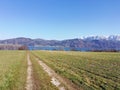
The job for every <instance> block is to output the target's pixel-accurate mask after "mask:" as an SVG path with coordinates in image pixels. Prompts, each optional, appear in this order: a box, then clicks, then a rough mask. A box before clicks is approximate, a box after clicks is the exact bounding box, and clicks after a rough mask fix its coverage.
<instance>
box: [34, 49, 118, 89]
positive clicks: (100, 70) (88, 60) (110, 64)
mask: <svg viewBox="0 0 120 90" xmlns="http://www.w3.org/2000/svg"><path fill="white" fill-rule="evenodd" d="M32 53H33V54H35V55H36V56H38V57H39V58H40V60H42V61H44V62H45V63H46V64H47V65H48V66H50V67H51V68H53V69H54V70H55V71H56V73H58V74H60V75H61V76H62V77H64V78H67V79H68V80H70V82H72V83H74V84H75V85H76V86H78V87H79V88H81V87H82V88H83V89H84V90H120V53H112V52H64V51H32Z"/></svg>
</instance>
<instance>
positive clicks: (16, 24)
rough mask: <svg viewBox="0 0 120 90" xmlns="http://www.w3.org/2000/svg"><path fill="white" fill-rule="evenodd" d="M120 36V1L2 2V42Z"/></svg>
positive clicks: (42, 0) (0, 33)
mask: <svg viewBox="0 0 120 90" xmlns="http://www.w3.org/2000/svg"><path fill="white" fill-rule="evenodd" d="M92 35H95V36H96V35H99V36H101V35H102V36H104V35H120V0H0V40H3V39H8V38H16V37H27V38H33V39H34V38H42V39H48V40H51V39H54V40H63V39H72V38H80V37H83V36H92Z"/></svg>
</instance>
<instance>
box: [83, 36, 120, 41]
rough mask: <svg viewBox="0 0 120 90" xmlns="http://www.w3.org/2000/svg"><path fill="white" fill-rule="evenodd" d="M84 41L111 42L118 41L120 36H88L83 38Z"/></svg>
mask: <svg viewBox="0 0 120 90" xmlns="http://www.w3.org/2000/svg"><path fill="white" fill-rule="evenodd" d="M83 39H84V40H111V41H120V35H110V36H89V37H84V38H83Z"/></svg>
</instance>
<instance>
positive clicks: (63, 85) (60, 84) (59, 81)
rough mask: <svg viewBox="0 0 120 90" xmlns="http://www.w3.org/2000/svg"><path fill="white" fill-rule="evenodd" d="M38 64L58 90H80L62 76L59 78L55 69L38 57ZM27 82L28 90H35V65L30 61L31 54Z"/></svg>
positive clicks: (28, 56)
mask: <svg viewBox="0 0 120 90" xmlns="http://www.w3.org/2000/svg"><path fill="white" fill-rule="evenodd" d="M36 60H37V62H38V64H39V65H40V66H41V67H42V68H43V70H44V71H45V72H46V73H47V74H48V76H49V77H50V78H51V83H52V84H53V85H54V86H56V87H57V88H58V90H78V89H76V88H75V87H74V86H73V85H72V84H71V83H70V82H69V81H67V80H65V79H64V78H62V77H61V76H59V75H58V74H57V73H55V71H54V70H53V69H51V68H50V67H49V66H47V65H46V64H45V63H44V62H43V61H41V60H39V58H37V57H36ZM27 62H28V68H27V81H26V87H25V88H26V90H34V84H35V82H34V79H33V65H32V62H31V60H30V54H29V53H27Z"/></svg>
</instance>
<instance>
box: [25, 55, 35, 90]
mask: <svg viewBox="0 0 120 90" xmlns="http://www.w3.org/2000/svg"><path fill="white" fill-rule="evenodd" d="M27 61H28V68H27V82H26V90H33V78H32V63H31V61H30V56H29V54H27Z"/></svg>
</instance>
